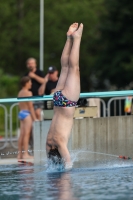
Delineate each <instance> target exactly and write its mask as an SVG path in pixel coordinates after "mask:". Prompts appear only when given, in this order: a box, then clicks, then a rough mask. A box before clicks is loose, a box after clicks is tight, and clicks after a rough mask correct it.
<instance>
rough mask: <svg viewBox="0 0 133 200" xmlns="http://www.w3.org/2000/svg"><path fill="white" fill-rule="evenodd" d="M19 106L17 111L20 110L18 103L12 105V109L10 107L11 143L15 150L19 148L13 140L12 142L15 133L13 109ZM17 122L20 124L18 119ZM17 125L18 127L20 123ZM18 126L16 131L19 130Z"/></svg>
mask: <svg viewBox="0 0 133 200" xmlns="http://www.w3.org/2000/svg"><path fill="white" fill-rule="evenodd" d="M16 106H17V109H18V103H14V104H12V105H11V107H10V114H9V115H10V143H11V145H12V147H14V148H16V149H17V148H18V146H16V145H15V144H14V143H13V140H12V136H13V135H12V133H13V109H14V107H16ZM17 114H18V110H17ZM16 121H17V122H18V118H17V119H16ZM17 125H18V123H17ZM18 128H19V127H18V126H17V127H16V131H17V130H18Z"/></svg>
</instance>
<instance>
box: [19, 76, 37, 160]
mask: <svg viewBox="0 0 133 200" xmlns="http://www.w3.org/2000/svg"><path fill="white" fill-rule="evenodd" d="M21 85H22V89H21V90H20V91H19V93H18V98H21V97H30V96H32V92H30V91H29V89H30V88H31V85H32V82H31V79H30V77H29V76H25V77H23V78H22V79H21ZM19 109H20V112H19V114H18V118H19V119H20V137H19V141H18V152H19V154H18V159H21V158H24V159H27V158H32V156H30V155H29V154H28V144H29V138H30V133H31V130H32V122H33V121H36V120H37V118H36V115H35V111H34V107H33V104H32V102H20V103H19ZM22 148H23V149H24V154H23V155H22Z"/></svg>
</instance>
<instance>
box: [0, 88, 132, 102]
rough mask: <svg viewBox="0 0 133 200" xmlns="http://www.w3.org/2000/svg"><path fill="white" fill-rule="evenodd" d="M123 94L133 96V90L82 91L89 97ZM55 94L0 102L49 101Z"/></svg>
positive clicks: (121, 95) (81, 94) (7, 99)
mask: <svg viewBox="0 0 133 200" xmlns="http://www.w3.org/2000/svg"><path fill="white" fill-rule="evenodd" d="M123 96H133V90H126V91H110V92H89V93H80V98H89V97H91V98H92V97H93V98H96V97H101V98H102V97H123ZM52 98H53V95H44V96H38V97H24V98H5V99H0V103H11V102H22V101H41V100H43V101H48V100H52Z"/></svg>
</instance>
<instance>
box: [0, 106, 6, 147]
mask: <svg viewBox="0 0 133 200" xmlns="http://www.w3.org/2000/svg"><path fill="white" fill-rule="evenodd" d="M0 107H1V108H3V109H4V133H5V137H4V141H3V143H4V144H3V145H2V146H1V147H0V150H2V149H4V148H5V147H6V145H7V139H8V123H7V120H8V113H7V108H6V106H4V105H2V104H0Z"/></svg>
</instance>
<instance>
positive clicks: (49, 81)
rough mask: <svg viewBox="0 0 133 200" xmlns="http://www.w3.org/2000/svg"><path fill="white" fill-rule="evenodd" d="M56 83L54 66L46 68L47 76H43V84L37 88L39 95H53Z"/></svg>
mask: <svg viewBox="0 0 133 200" xmlns="http://www.w3.org/2000/svg"><path fill="white" fill-rule="evenodd" d="M57 82H58V70H57V69H56V67H54V66H50V67H49V68H48V74H47V75H46V76H45V82H44V83H43V84H42V85H41V87H40V88H39V95H43V94H46V95H50V94H52V93H54V89H55V88H56V85H57Z"/></svg>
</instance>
